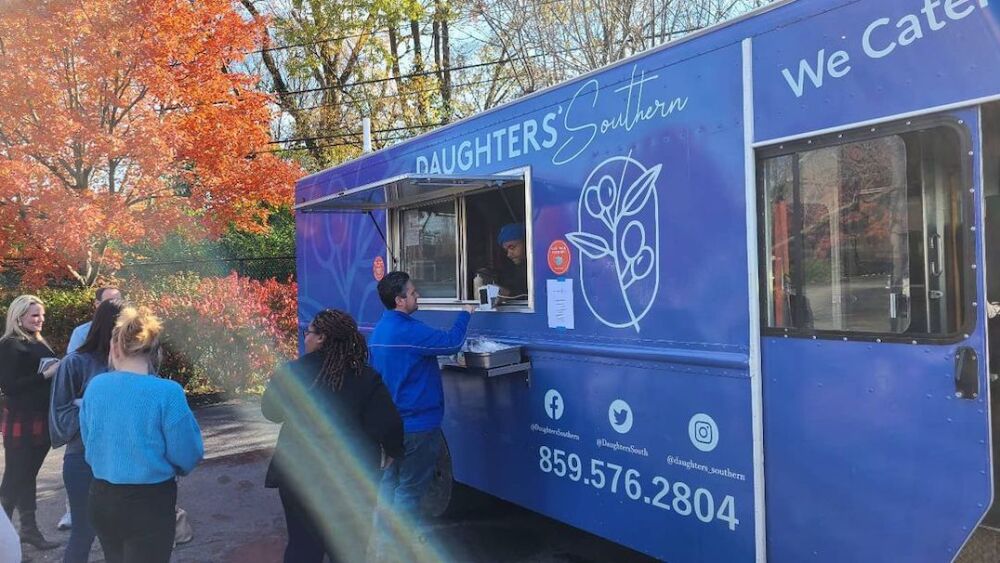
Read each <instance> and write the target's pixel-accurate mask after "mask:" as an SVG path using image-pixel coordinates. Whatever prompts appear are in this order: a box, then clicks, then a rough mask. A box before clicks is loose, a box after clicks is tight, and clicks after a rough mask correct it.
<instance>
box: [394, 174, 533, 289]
mask: <svg viewBox="0 0 1000 563" xmlns="http://www.w3.org/2000/svg"><path fill="white" fill-rule="evenodd" d="M525 184H526V182H525V179H524V177H523V176H512V177H511V179H510V181H505V180H504V181H501V182H498V183H496V184H495V185H491V186H489V187H486V188H482V189H477V190H473V191H469V192H462V193H459V194H458V195H452V196H449V197H446V198H443V199H437V200H434V201H431V202H429V203H421V204H418V205H413V206H410V207H403V208H398V209H396V210H395V213H394V215H393V222H394V224H395V232H396V236H395V238H394V240H395V241H396V244H397V245H398V247H399V252H398V255H399V258H400V266H399V267H400V269H402V270H404V271H407V272H408V273H409V274H410V276H412V277H413V279H414V283H415V284H416V285H417V287H418V289H419V291H420V294H421V296H422V297H423V298H425V303H427V304H429V305H431V306H433V304H435V303H438V304H449V303H454V302H456V301H476V300H478V289H479V287H480V286H481V285H485V284H496V285H498V286H500V295H501V299H500V303H499V305H500V306H521V307H524V306H528V305H529V303H530V299H529V297H530V296H529V295H528V287H530V286H529V279H528V278H529V275H528V271H529V270H528V267H527V262H528V254H529V253H530V249H531V245H530V241H529V240H528V233H527V231H528V229H526V226H527V223H526V220H527V212H526V210H527V207H526V204H527V198H526V194H525ZM512 232H514V233H517V235H516V236H519V237H520V246H519V249H520V252H518V251H517V250H514V249H507V248H505V245H504V243H507V246H516V245H511V244H510V239H511V237H512V236H514V235H511V233H512ZM501 233H504V236H503V237H501Z"/></svg>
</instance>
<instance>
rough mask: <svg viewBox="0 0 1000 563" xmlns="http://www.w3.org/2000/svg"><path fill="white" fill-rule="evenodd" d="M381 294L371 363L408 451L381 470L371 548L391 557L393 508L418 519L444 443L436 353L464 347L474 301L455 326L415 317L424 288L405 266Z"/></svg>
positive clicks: (386, 282) (381, 286)
mask: <svg viewBox="0 0 1000 563" xmlns="http://www.w3.org/2000/svg"><path fill="white" fill-rule="evenodd" d="M378 294H379V299H380V300H381V301H382V304H383V305H385V308H386V309H387V310H386V311H385V312H384V313H383V314H382V318H381V319H380V320H379V322H378V324H376V325H375V330H374V331H373V332H372V335H371V342H370V344H369V345H370V347H371V351H372V366H373V367H374V368H375V369H376V370H378V371H379V373H381V374H382V377H383V378H385V383H386V386H387V387H388V388H389V392H390V393H391V394H392V400H393V402H394V403H395V404H396V408H398V409H399V412H400V414H401V415H402V416H403V428H404V445H405V453H404V456H403V457H404V459H403V460H402V462H401V463H397V464H395V465H394V466H392V467H389V468H388V469H387V470H386V471H385V473H384V474H383V476H382V482H381V484H380V491H379V511H378V513H377V517H376V522H375V526H376V531H375V542H374V545H373V550H374V551H375V557H377V558H385V557H389V558H393V557H394V556H393V555H392V554H390V553H388V550H389V548H391V547H392V544H398V543H399V542H398V539H399V537H398V536H397V537H393V536H394V535H395V534H393V532H392V528H393V525H392V524H393V522H392V520H393V518H392V517H390V514H392V515H393V516H396V515H399V516H402V517H403V518H404V522H405V523H406V524H407V525H413V526H416V525H417V524H418V523H419V520H420V518H421V516H422V515H421V514H420V510H419V507H420V500H421V498H422V497H423V495H424V493H425V492H426V491H427V489H428V487H429V486H430V483H431V480H432V478H433V476H434V469H435V467H436V465H437V459H438V455H439V454H440V452H441V451H442V450H443V448H444V435H443V434H442V433H441V421H442V420H443V418H444V388H443V384H442V382H441V370H440V369H439V367H438V361H437V357H438V356H440V355H448V354H454V353H456V352H458V351H459V350H461V348H462V344H463V343H464V342H465V334H466V330H467V329H468V326H469V320H470V319H471V315H472V312H473V311H475V307H474V306H472V305H468V306H466V307H465V310H464V311H462V312H460V313H459V314H458V317H457V318H456V319H455V323H454V324H453V325H452V327H451V329H450V330H448V331H443V330H438V329H435V328H431V327H429V326H427V325H426V324H424V323H423V322H421V321H419V320H417V319H415V318H413V316H412V315H413V313H415V312H416V311H417V309H418V304H417V300H418V299H419V297H420V294H419V293H418V292H417V289H416V288H415V287H414V285H413V282H412V281H411V280H410V276H409V275H408V274H406V273H405V272H390V273H388V274H386V276H385V277H384V278H382V281H380V282H379V283H378Z"/></svg>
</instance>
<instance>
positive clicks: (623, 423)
mask: <svg viewBox="0 0 1000 563" xmlns="http://www.w3.org/2000/svg"><path fill="white" fill-rule="evenodd" d="M608 422H610V423H611V427H612V428H614V429H615V432H617V433H619V434H627V433H628V431H629V430H631V429H632V407H630V406H628V403H626V402H625V401H623V400H621V399H615V400H614V401H613V402H612V403H611V406H610V407H608Z"/></svg>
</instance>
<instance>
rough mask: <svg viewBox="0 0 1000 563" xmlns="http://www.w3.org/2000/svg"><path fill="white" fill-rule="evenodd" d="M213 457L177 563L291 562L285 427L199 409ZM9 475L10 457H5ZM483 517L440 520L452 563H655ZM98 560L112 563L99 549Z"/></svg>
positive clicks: (44, 475)
mask: <svg viewBox="0 0 1000 563" xmlns="http://www.w3.org/2000/svg"><path fill="white" fill-rule="evenodd" d="M195 415H196V416H197V417H198V421H199V424H200V425H201V429H202V434H203V436H204V438H205V452H206V458H205V461H203V462H202V463H201V464H200V465H199V466H198V467H197V468H196V469H195V470H194V472H192V473H191V475H189V476H187V477H184V478H183V479H181V480H180V482H179V485H178V505H179V506H180V507H181V508H183V509H185V510H186V511H187V512H188V516H189V518H190V521H191V524H192V527H193V528H194V540H193V541H191V542H190V543H188V544H184V545H180V546H177V548H176V549H175V550H174V555H173V559H172V561H173V562H174V563H196V562H197V563H208V562H211V563H275V562H279V561H281V559H282V554H283V551H284V546H285V521H284V514H283V512H282V509H281V502H280V501H279V500H278V495H277V492H276V491H274V490H272V489H265V488H264V487H263V482H264V474H265V472H266V470H267V463H268V461H269V460H270V454H271V449H272V448H273V446H274V442H275V439H276V438H277V432H278V426H277V425H275V424H271V423H269V422H267V421H266V420H264V419H263V417H261V415H260V406H259V404H258V403H256V402H253V401H249V402H235V401H234V402H228V403H223V404H218V405H213V406H209V407H203V408H199V409H196V410H195ZM62 454H63V450H62V449H61V448H60V449H57V450H53V451H52V452H50V453H49V456H48V457H47V458H46V460H45V465H44V466H43V467H42V471H41V474H40V475H39V494H38V519H39V525H40V526H41V527H42V530H43V532H44V533H45V535H46V537H48V538H49V539H53V540H58V541H60V542H62V543H63V544H65V542H66V540H67V539H68V538H69V532H58V531H56V529H55V526H56V522H58V521H59V518H60V517H61V516H62V513H63V503H64V501H65V498H66V495H65V491H64V490H63V484H62ZM0 468H2V456H0ZM476 501H477V502H475V503H473V504H474V506H475V507H476V508H474V509H472V510H468V511H467V512H466V513H464V514H462V515H459V516H457V517H450V518H446V519H442V520H438V521H436V522H435V523H433V525H432V526H431V527H430V528H429V529H428V530H427V532H428V536H429V537H431V538H432V541H433V542H434V543H435V544H436V545H437V546H438V548H439V551H437V553H438V554H439V556H440V557H442V558H443V559H446V560H449V561H461V562H463V563H464V562H470V563H474V562H484V563H485V562H494V561H496V562H510V563H566V562H573V563H588V562H598V561H616V562H622V563H625V562H630V561H635V562H647V561H651V559H649V558H646V557H644V556H642V555H639V554H637V553H635V552H634V551H631V550H628V549H625V548H623V547H621V546H617V545H614V544H612V543H610V542H607V541H605V540H602V539H600V538H598V537H596V536H593V535H591V534H587V533H586V532H582V531H580V530H576V529H573V528H571V527H569V526H565V525H563V524H560V523H558V522H555V521H553V520H550V519H548V518H545V517H543V516H540V515H538V514H535V513H533V512H530V511H527V510H524V509H521V508H518V507H515V506H513V505H511V504H508V503H504V502H502V501H499V500H496V499H493V498H492V497H488V496H485V495H483V496H482V498H476ZM25 553H26V554H27V555H29V556H31V557H33V558H34V561H36V562H55V561H62V555H63V549H62V547H60V548H56V549H53V550H50V551H45V552H40V551H37V550H35V549H34V548H31V547H26V548H25ZM91 561H92V562H98V561H104V558H103V556H102V554H101V550H100V546H99V542H96V541H95V542H94V548H93V551H92V554H91Z"/></svg>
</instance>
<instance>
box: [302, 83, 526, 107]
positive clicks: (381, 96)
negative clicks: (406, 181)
mask: <svg viewBox="0 0 1000 563" xmlns="http://www.w3.org/2000/svg"><path fill="white" fill-rule="evenodd" d="M511 78H514V77H513V76H500V77H497V78H496V79H493V78H489V79H485V80H475V81H473V82H460V83H457V84H452V85H451V88H452V89H456V88H466V87H469V86H480V85H483V84H489V83H490V82H494V81H495V80H509V79H511ZM440 90H441V88H439V87H437V86H434V87H431V88H422V89H420V90H410V91H407V92H396V93H394V94H379V95H378V96H373V97H374V98H376V99H387V98H402V97H404V96H412V95H414V94H425V93H428V92H439V91H440ZM343 105H347V102H335V103H329V104H316V105H312V106H302V107H300V108H296V109H297V110H299V111H307V110H313V109H320V108H331V107H340V106H343Z"/></svg>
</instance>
